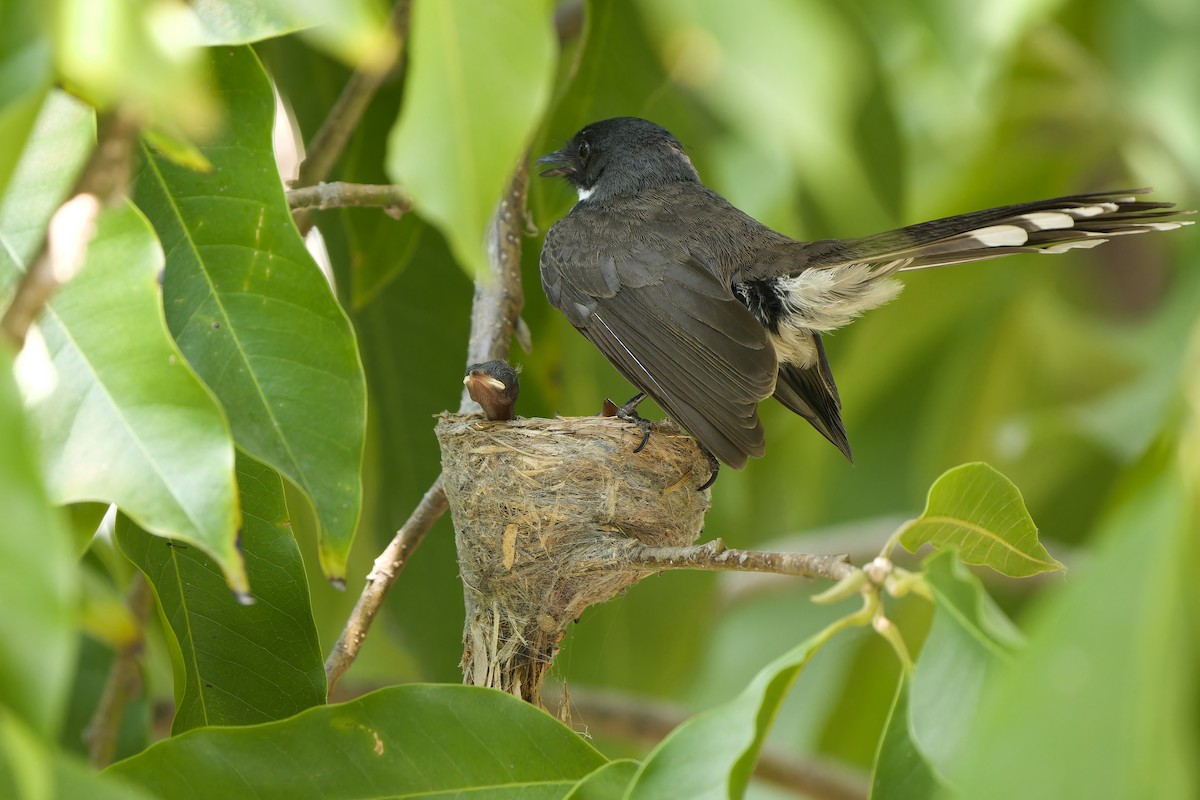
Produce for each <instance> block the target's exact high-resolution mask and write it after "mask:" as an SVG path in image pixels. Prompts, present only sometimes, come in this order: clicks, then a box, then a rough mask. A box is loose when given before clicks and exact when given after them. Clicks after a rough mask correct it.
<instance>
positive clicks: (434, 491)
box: [325, 475, 446, 690]
mask: <svg viewBox="0 0 1200 800" xmlns="http://www.w3.org/2000/svg"><path fill="white" fill-rule="evenodd" d="M444 513H446V493H445V492H444V491H442V476H441V475H438V477H437V479H436V480H435V481H434V482H433V485H432V486H430V487H429V490H428V491H427V492H425V496H424V497H422V498H421V502H420V503H418V504H417V507H416V508H415V509H413V512H412V514H411V515H409V517H408V519H407V520H406V521H405V523H404V525H402V526H401V527H400V530H398V531H397V532H396V535H395V536H394V537H392V541H391V542H390V543H389V544H388V546H387V548H386V549H384V551H383V552H382V553H380V555H379V557H378V558H376V559H375V566H374V568H373V569H372V570H371V572H370V574H368V575H367V583H366V585H365V586H364V587H363V590H362V594H360V595H359V596H358V602H357V603H356V604H355V605H354V611H352V612H351V613H350V618H349V619H348V620H347V621H346V627H344V628H343V629H342V633H341V635H339V636H338V640H337V642H336V643H335V644H334V645H333V650H332V651H330V653H329V657H328V658H327V659H325V680H326V682H327V683H328V686H329V689H330V690H332V689H333V687H334V686H336V685H337V682H338V681H339V680H340V679H341V677H342V675H344V674H345V673H346V670H348V669H350V665H351V664H353V663H354V659H355V658H357V657H358V651H359V648H361V647H362V643H363V641H364V640H365V639H366V638H367V631H368V630H370V628H371V623H372V622H373V621H374V620H375V615H376V614H377V613H379V608H380V606H382V605H383V598H384V597H386V596H387V591H388V589H390V588H392V584H393V583H395V582H396V578H397V577H398V576H399V575H400V573H401V572H402V571H403V570H404V567H405V565H406V564H408V558H409V556H410V555H412V553H413V551H414V550H416V549H417V548H418V547H419V546H420V545H421V542H423V541H425V535H426V534H427V533H429V529H430V528H432V527H433V523H435V522H437V521H438V518H439V517H441V516H442V514H444Z"/></svg>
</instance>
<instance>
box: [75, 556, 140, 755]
mask: <svg viewBox="0 0 1200 800" xmlns="http://www.w3.org/2000/svg"><path fill="white" fill-rule="evenodd" d="M127 604H128V606H129V613H130V615H131V616H132V617H133V620H134V624H135V633H134V635H133V636H132V637H130V639H129V641H127V642H126V643H125V644H124V645H123V646H122V647H121V648H120V649H119V650H118V651H117V653H116V655H115V657H114V658H113V663H112V667H111V669H110V670H109V673H108V683H106V684H105V686H104V693H103V694H102V695H101V696H100V702H99V704H98V705H97V706H96V711H95V713H93V714H92V719H91V721H90V722H88V726H87V728H85V729H84V732H83V741H84V743H85V744H86V745H87V749H88V757H89V758H90V760H91V762H92V766H94V767H96V768H97V769H100V768H103V767H106V766H108V765H109V764H111V763H112V760H113V756H114V755H115V754H116V751H117V739H118V738H119V737H120V733H121V720H122V719H124V717H125V707H126V706H127V705H128V704H129V701H130V700H132V699H133V698H134V697H136V696H137V695H138V692H140V691H141V689H142V675H141V672H140V670H139V669H138V661H139V660H141V657H142V650H143V648H144V646H145V643H146V620H147V619H148V618H149V616H150V609H151V608H153V606H154V595H153V594H152V593H151V591H150V584H149V583H148V582H147V581H146V579H145V578H144V577H143V576H142V573H140V572H137V571H135V572H134V574H133V582H132V583H131V585H130V587H129V596H128V600H127Z"/></svg>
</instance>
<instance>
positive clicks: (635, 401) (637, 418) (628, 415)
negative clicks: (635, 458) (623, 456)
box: [616, 392, 650, 453]
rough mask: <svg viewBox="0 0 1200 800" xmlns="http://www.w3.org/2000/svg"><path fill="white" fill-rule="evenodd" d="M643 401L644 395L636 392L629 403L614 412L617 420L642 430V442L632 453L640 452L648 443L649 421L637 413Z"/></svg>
mask: <svg viewBox="0 0 1200 800" xmlns="http://www.w3.org/2000/svg"><path fill="white" fill-rule="evenodd" d="M645 399H646V395H645V393H643V392H638V393H637V394H635V395H634V396H633V397H631V398H629V401H628V402H627V403H625V405H623V406H621V407H620V408H618V409H617V410H616V417H617V419H623V420H625V421H626V422H632V423H633V424H634V425H637V426H638V427H639V428H641V429H642V441H641V442H639V443H638V446H637V447H635V448H633V452H635V453H640V452H642V448H644V447H645V446H646V444H647V443H648V442H649V441H650V420H648V419H643V418H642V416H641V415H640V414H638V413H637V407H638V405H639V404H640V403H641V402H642V401H643V400H645Z"/></svg>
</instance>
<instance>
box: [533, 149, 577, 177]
mask: <svg viewBox="0 0 1200 800" xmlns="http://www.w3.org/2000/svg"><path fill="white" fill-rule="evenodd" d="M537 163H538V164H550V165H551V167H550V169H547V170H542V171H541V172H539V173H538V174H539V175H541V176H542V177H543V178H565V177H567V176H570V175H574V174H575V167H574V166H573V165H572V164H571V159H570V157H569V156H568V155H567V154H566V148H563V149H562V150H555V151H554V152H553V153H547V154H546V155H544V156H542V157H541V158H539V159H538V160H537Z"/></svg>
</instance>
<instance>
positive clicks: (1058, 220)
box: [1017, 211, 1075, 231]
mask: <svg viewBox="0 0 1200 800" xmlns="http://www.w3.org/2000/svg"><path fill="white" fill-rule="evenodd" d="M1017 219H1020V220H1024V221H1026V222H1028V223H1029V224H1030V225H1032V226H1033V229H1034V230H1037V231H1057V230H1062V229H1063V228H1071V227H1074V226H1075V220H1074V218H1072V217H1071V215H1070V214H1065V213H1063V212H1062V211H1035V212H1033V213H1031V214H1022V215H1021V216H1019V217H1017Z"/></svg>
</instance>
